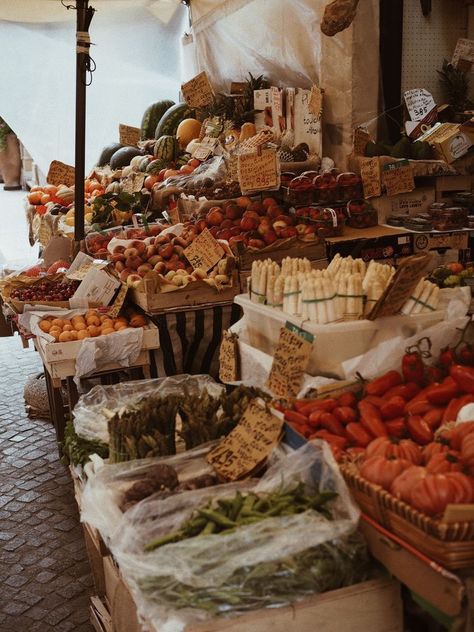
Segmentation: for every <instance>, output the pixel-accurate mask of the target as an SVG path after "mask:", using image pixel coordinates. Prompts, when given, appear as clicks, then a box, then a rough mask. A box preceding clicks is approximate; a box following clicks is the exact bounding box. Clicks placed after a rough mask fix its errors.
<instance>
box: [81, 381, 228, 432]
mask: <svg viewBox="0 0 474 632" xmlns="http://www.w3.org/2000/svg"><path fill="white" fill-rule="evenodd" d="M204 389H206V390H207V392H208V393H209V395H210V396H211V397H216V398H217V397H220V396H221V395H222V393H223V390H224V387H223V386H221V385H220V384H217V383H216V382H215V381H214V380H213V379H212V377H210V376H209V375H177V376H174V377H165V378H158V379H153V380H140V381H138V382H120V383H119V384H111V385H109V386H102V385H100V384H99V385H97V386H94V387H93V388H92V389H91V390H90V391H89V392H88V393H86V394H85V395H82V396H81V397H80V398H79V401H78V402H77V404H76V406H75V408H74V429H75V431H76V432H77V434H78V435H79V436H80V437H83V438H84V439H89V440H92V441H94V440H98V441H102V443H108V442H109V432H108V429H107V422H108V419H109V417H110V416H111V414H113V413H114V412H115V411H117V410H119V409H120V408H122V407H126V406H132V405H133V404H134V403H136V402H139V401H140V400H141V399H143V398H144V397H147V396H149V395H155V396H156V395H162V396H163V397H165V396H166V395H171V394H178V395H183V396H191V395H199V394H200V393H202V392H203V390H204Z"/></svg>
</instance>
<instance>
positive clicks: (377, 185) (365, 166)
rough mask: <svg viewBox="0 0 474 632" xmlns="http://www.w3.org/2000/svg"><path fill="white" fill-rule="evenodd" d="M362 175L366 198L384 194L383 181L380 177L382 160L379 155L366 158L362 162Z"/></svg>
mask: <svg viewBox="0 0 474 632" xmlns="http://www.w3.org/2000/svg"><path fill="white" fill-rule="evenodd" d="M360 176H361V178H362V186H363V187H364V197H365V198H366V199H368V198H371V197H376V196H379V195H382V182H381V179H380V161H379V159H378V157H377V156H375V157H374V158H364V160H362V162H361V163H360Z"/></svg>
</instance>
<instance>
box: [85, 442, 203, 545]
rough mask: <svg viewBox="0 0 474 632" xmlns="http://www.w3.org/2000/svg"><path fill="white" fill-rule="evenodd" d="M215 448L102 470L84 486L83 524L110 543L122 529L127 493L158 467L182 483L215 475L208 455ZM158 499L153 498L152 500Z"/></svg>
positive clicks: (109, 466) (112, 466) (110, 465)
mask: <svg viewBox="0 0 474 632" xmlns="http://www.w3.org/2000/svg"><path fill="white" fill-rule="evenodd" d="M214 445H215V444H214V443H211V444H207V445H203V446H199V447H198V448H194V449H193V450H188V451H187V452H183V453H181V454H177V455H175V456H170V457H161V458H157V459H156V458H155V459H140V460H137V461H127V462H125V463H115V464H109V465H107V466H104V467H102V468H100V469H99V470H97V471H96V472H95V474H93V475H92V476H91V477H90V478H89V479H88V481H87V483H86V485H85V487H84V491H83V495H82V501H81V520H82V522H87V523H88V524H90V525H91V526H92V527H95V528H96V529H98V530H99V531H100V534H101V536H102V538H103V539H104V540H105V541H106V542H108V541H109V540H110V538H111V536H112V535H113V533H114V531H115V529H117V528H120V522H121V520H122V517H123V515H124V513H125V511H127V509H126V508H125V507H124V494H125V492H126V491H127V489H129V488H130V487H131V485H133V483H135V482H136V481H139V480H143V479H145V478H146V476H147V474H148V473H149V472H150V471H152V470H153V469H154V468H156V466H157V464H165V465H169V466H171V467H173V468H174V469H175V470H176V473H177V475H178V479H179V483H180V484H182V483H185V482H187V481H189V480H190V479H193V478H196V477H198V476H203V475H205V474H211V473H212V472H213V470H212V468H211V466H210V465H209V464H208V463H207V461H206V454H207V453H208V452H209V450H210V449H211V448H212V447H213V446H214ZM171 493H173V492H171ZM156 497H157V496H156V495H153V496H150V499H152V498H156ZM158 497H160V496H158ZM128 510H129V511H130V509H128Z"/></svg>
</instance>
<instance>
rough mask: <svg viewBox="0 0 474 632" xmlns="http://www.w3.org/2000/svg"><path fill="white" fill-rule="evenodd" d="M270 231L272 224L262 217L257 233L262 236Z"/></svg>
mask: <svg viewBox="0 0 474 632" xmlns="http://www.w3.org/2000/svg"><path fill="white" fill-rule="evenodd" d="M271 229H272V224H271V221H270V218H268V217H262V219H261V221H260V224H259V225H258V228H257V231H258V232H259V234H260V235H264V234H265V233H266V232H268V231H269V230H271Z"/></svg>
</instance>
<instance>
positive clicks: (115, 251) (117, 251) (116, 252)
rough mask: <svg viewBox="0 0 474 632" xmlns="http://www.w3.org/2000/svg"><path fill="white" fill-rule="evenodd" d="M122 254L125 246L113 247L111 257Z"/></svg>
mask: <svg viewBox="0 0 474 632" xmlns="http://www.w3.org/2000/svg"><path fill="white" fill-rule="evenodd" d="M124 252H125V246H114V249H113V250H112V254H113V255H123V253H124Z"/></svg>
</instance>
